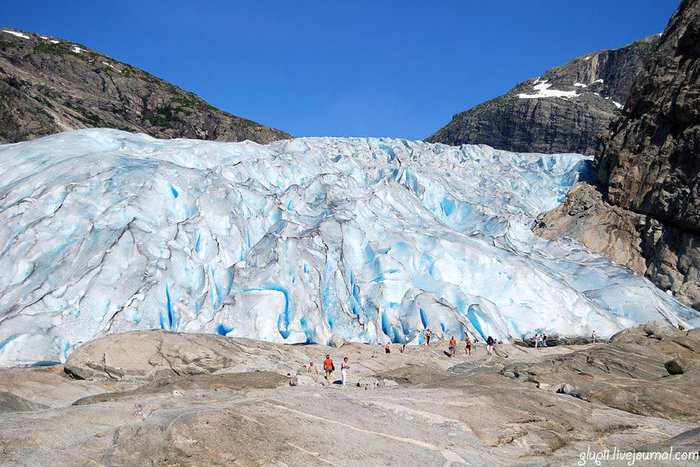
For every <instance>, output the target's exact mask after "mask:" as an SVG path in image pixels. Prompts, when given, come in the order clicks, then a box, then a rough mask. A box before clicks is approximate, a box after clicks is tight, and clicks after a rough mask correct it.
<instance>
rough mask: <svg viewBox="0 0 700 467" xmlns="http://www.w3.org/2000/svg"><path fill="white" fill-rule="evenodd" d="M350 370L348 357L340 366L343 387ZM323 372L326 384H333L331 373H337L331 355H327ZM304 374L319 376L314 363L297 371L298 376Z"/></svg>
mask: <svg viewBox="0 0 700 467" xmlns="http://www.w3.org/2000/svg"><path fill="white" fill-rule="evenodd" d="M349 369H350V364H349V363H348V357H345V358H343V362H342V363H341V364H340V382H341V384H342V385H343V386H345V383H346V382H347V380H348V370H349ZM323 371H324V372H325V374H326V376H325V378H326V382H327V383H328V384H329V385H330V384H331V373H333V372H334V371H335V364H333V359H331V356H330V354H327V355H326V359H325V360H324V361H323ZM304 373H312V374H316V375H317V374H318V367H317V366H315V365H314V362H309V366H306V365H302V366H300V367H299V368H298V369H297V374H298V375H301V374H304Z"/></svg>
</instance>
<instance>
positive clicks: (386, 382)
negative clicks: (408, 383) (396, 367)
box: [379, 379, 399, 388]
mask: <svg viewBox="0 0 700 467" xmlns="http://www.w3.org/2000/svg"><path fill="white" fill-rule="evenodd" d="M398 385H399V383H397V382H396V381H394V380H391V379H383V380H381V381H380V382H379V387H380V388H395V387H397V386H398Z"/></svg>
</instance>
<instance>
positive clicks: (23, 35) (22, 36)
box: [2, 29, 29, 39]
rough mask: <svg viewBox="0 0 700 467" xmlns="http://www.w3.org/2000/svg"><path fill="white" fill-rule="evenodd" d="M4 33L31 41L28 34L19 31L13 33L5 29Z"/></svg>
mask: <svg viewBox="0 0 700 467" xmlns="http://www.w3.org/2000/svg"><path fill="white" fill-rule="evenodd" d="M2 32H6V33H8V34H12V35H13V36H17V37H21V38H22V39H29V36H28V35H26V34H22V33H21V32H17V31H11V30H9V29H3V30H2Z"/></svg>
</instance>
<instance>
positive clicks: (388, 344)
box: [384, 341, 391, 353]
mask: <svg viewBox="0 0 700 467" xmlns="http://www.w3.org/2000/svg"><path fill="white" fill-rule="evenodd" d="M384 353H391V341H388V342H387V343H386V345H385V346H384Z"/></svg>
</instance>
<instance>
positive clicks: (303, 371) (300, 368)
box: [297, 365, 309, 375]
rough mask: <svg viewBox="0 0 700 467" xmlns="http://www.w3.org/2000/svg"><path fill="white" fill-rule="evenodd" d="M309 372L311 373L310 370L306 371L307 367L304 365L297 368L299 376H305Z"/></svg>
mask: <svg viewBox="0 0 700 467" xmlns="http://www.w3.org/2000/svg"><path fill="white" fill-rule="evenodd" d="M308 372H309V370H307V369H306V365H302V366H300V367H299V368H297V374H298V375H301V374H304V373H308Z"/></svg>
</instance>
